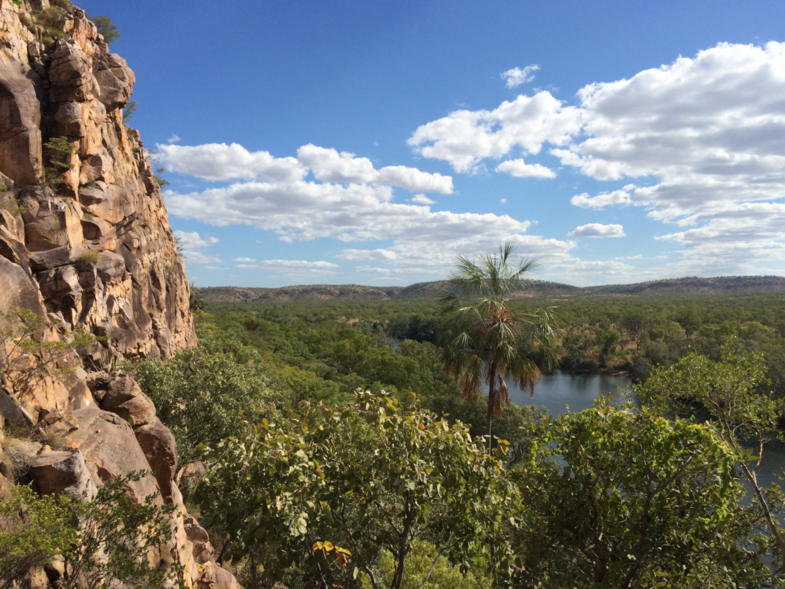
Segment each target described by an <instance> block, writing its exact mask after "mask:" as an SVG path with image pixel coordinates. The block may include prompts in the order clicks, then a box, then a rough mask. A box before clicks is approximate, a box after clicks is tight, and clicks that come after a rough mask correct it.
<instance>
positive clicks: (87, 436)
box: [46, 407, 159, 503]
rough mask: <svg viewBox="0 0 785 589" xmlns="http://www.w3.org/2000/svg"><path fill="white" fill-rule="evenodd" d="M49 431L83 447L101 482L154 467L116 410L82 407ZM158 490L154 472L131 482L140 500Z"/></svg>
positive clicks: (130, 489) (131, 489) (133, 494)
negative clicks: (113, 411) (116, 413)
mask: <svg viewBox="0 0 785 589" xmlns="http://www.w3.org/2000/svg"><path fill="white" fill-rule="evenodd" d="M46 433H47V434H48V435H49V436H56V437H60V438H63V439H66V440H68V442H67V445H68V446H69V447H70V448H73V449H76V450H79V451H80V452H81V453H82V455H84V459H85V462H86V463H87V467H88V469H89V470H90V474H91V475H92V477H93V480H94V481H95V482H96V483H98V484H100V483H103V482H105V481H108V480H110V479H114V478H117V477H120V476H123V475H126V474H128V473H130V472H134V471H149V470H150V465H149V464H148V462H147V458H145V455H144V452H142V449H141V448H140V447H139V444H138V443H137V442H136V436H135V435H134V432H133V430H132V429H131V426H129V425H128V424H127V423H126V422H125V421H124V420H123V419H121V418H120V417H118V416H117V415H115V414H114V413H109V412H108V411H102V410H100V409H98V408H97V407H86V408H84V409H78V410H76V411H73V412H71V413H70V414H68V415H67V416H66V417H64V418H63V419H62V420H60V421H58V422H56V423H54V424H53V425H51V426H49V427H48V428H46ZM158 493H159V489H158V483H157V482H156V480H155V477H154V476H153V475H152V474H149V475H147V476H145V477H144V478H142V479H141V480H139V481H136V482H132V483H130V484H129V485H128V494H129V496H130V497H131V498H132V499H133V500H134V501H135V502H137V503H141V502H142V501H144V499H145V498H147V497H148V496H149V495H155V494H158Z"/></svg>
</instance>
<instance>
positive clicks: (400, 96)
mask: <svg viewBox="0 0 785 589" xmlns="http://www.w3.org/2000/svg"><path fill="white" fill-rule="evenodd" d="M80 5H81V6H82V7H83V8H85V10H87V11H88V12H89V13H90V14H92V15H96V14H106V15H108V16H110V17H111V18H112V20H113V21H114V23H115V24H117V25H118V27H119V28H120V31H121V33H122V37H121V38H120V39H119V40H118V41H116V42H115V43H114V44H113V46H112V50H113V51H115V52H117V53H119V54H120V55H121V56H123V57H124V58H125V59H126V60H127V61H128V64H129V65H130V66H131V68H132V69H133V70H134V72H135V73H136V76H137V84H136V86H135V91H134V100H136V101H137V104H138V110H137V112H136V114H135V115H134V117H133V120H132V121H131V125H132V126H135V127H137V128H138V129H139V130H140V131H141V134H142V138H143V140H144V142H145V146H146V147H148V148H155V149H156V150H157V151H158V155H157V159H158V162H159V163H158V164H157V165H158V166H162V167H164V168H165V169H166V172H165V177H166V178H167V179H168V180H169V181H170V182H171V185H170V186H169V187H167V191H166V192H165V198H166V202H167V207H168V210H169V216H170V219H171V223H172V227H173V229H175V231H176V233H177V235H179V236H180V238H181V240H182V242H183V244H184V246H185V249H186V264H187V268H188V275H189V278H190V279H191V281H193V282H195V283H196V284H198V285H201V286H217V285H237V286H283V285H288V284H310V283H331V284H339V283H359V284H378V285H407V284H411V283H413V282H418V281H424V280H435V279H440V278H443V277H445V276H446V275H447V274H448V273H449V270H450V266H451V264H452V262H453V261H454V259H455V257H456V256H458V255H465V256H468V257H475V256H477V255H479V254H481V253H485V252H489V251H492V250H494V249H495V248H496V247H497V246H498V244H499V243H501V242H502V241H505V240H511V241H513V242H514V243H515V244H516V245H517V251H518V252H519V253H520V254H522V255H525V256H530V257H537V258H538V259H539V260H540V263H541V266H540V268H539V271H538V278H541V279H547V280H555V281H558V282H566V283H571V284H577V285H590V284H606V283H620V282H637V281H643V280H653V279H658V278H667V277H678V276H692V275H703V276H717V275H729V274H736V275H737V274H778V275H783V274H785V204H783V202H781V200H782V199H781V197H782V195H783V194H785V192H783V191H785V45H781V44H780V41H785V39H783V33H782V31H783V30H785V27H783V25H784V24H785V22H784V21H785V12H783V11H782V4H781V3H778V2H765V1H756V2H717V1H712V2H689V3H685V2H661V1H660V2H635V3H632V2H589V1H577V0H575V1H561V2H559V1H554V2H520V1H519V2H509V1H498V2H497V1H491V2H460V1H455V0H450V1H419V2H408V1H401V0H399V1H396V2H359V1H355V2H348V1H338V0H336V1H331V2H313V1H309V2H305V1H302V2H248V1H246V2H240V1H233V0H227V1H225V2H222V3H221V4H220V5H217V4H215V3H214V2H209V3H208V2H203V1H201V0H192V1H189V2H187V3H186V2H182V1H175V2H165V3H162V2H155V3H154V2H152V1H148V0H139V1H137V2H133V3H129V2H119V1H103V2H99V1H96V0H89V1H83V2H81V3H80Z"/></svg>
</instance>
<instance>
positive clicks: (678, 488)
mask: <svg viewBox="0 0 785 589" xmlns="http://www.w3.org/2000/svg"><path fill="white" fill-rule="evenodd" d="M521 303H522V305H523V306H522V307H521V312H523V313H533V312H534V310H535V309H536V308H541V307H543V306H548V305H550V304H552V303H550V302H549V301H546V300H540V301H533V300H526V301H521ZM783 303H785V297H782V295H778V294H768V295H744V296H739V297H733V298H731V297H705V298H699V297H698V298H696V297H685V298H681V299H673V298H669V299H665V298H645V299H637V300H631V299H619V298H607V299H593V300H582V301H571V302H565V301H561V302H560V303H559V305H558V308H557V309H556V310H555V315H556V317H557V319H558V322H559V325H560V328H559V331H558V339H557V356H558V360H559V363H560V364H561V366H563V367H570V366H571V367H573V368H575V365H574V364H572V365H571V364H570V362H573V361H574V360H575V359H576V358H578V359H581V360H583V361H585V360H586V359H589V360H593V361H594V362H595V363H594V365H590V366H586V365H583V366H582V367H581V368H582V369H590V370H597V369H599V367H600V366H601V365H602V364H604V365H605V366H607V367H608V369H619V368H620V367H621V368H627V369H629V370H633V371H635V373H636V375H637V376H638V379H639V381H640V382H641V383H642V384H641V386H640V387H639V388H638V395H639V398H641V399H645V400H646V405H647V406H648V407H651V408H650V409H646V408H644V409H638V408H636V407H635V406H634V405H632V404H630V403H627V404H622V405H613V404H612V402H611V401H610V400H608V399H602V400H599V402H598V404H597V405H596V406H595V407H594V408H593V409H590V410H587V411H584V412H581V413H578V414H568V415H565V416H561V417H556V418H552V417H550V416H548V415H547V414H546V412H545V411H544V410H542V409H539V408H537V407H534V406H527V407H516V406H512V407H510V408H509V409H508V410H506V411H504V412H503V414H502V415H501V417H499V418H497V419H494V422H493V434H494V439H493V443H492V444H491V447H492V452H491V454H489V453H488V452H487V449H485V448H484V443H485V439H484V437H483V436H484V435H485V433H486V432H487V430H486V425H487V424H486V418H487V397H480V398H478V399H477V402H476V403H474V404H471V403H467V402H466V400H465V399H464V398H462V396H461V394H460V388H459V385H458V383H457V382H456V380H455V379H453V378H451V377H447V376H445V372H444V356H443V353H442V350H441V348H440V346H439V345H438V344H439V343H440V342H441V339H440V330H443V329H444V323H443V322H442V321H443V319H442V317H441V316H440V315H439V313H438V307H437V304H436V303H435V301H427V300H426V301H385V302H380V303H367V302H358V303H335V302H326V303H321V304H319V303H308V304H288V305H285V304H270V303H261V302H259V303H243V304H226V303H223V304H217V303H206V304H205V305H204V308H205V310H204V311H202V312H199V313H198V314H197V330H198V334H199V338H200V342H201V348H200V349H199V350H191V351H188V352H183V353H181V354H180V355H178V357H177V358H176V359H175V360H174V361H173V362H171V363H169V364H168V365H165V366H164V365H160V364H158V363H157V362H156V361H146V362H144V363H142V364H140V365H138V369H137V370H138V377H139V379H140V382H141V383H142V386H143V388H144V389H145V390H146V391H147V392H148V394H150V395H152V396H153V397H154V398H155V400H156V404H157V405H158V406H159V415H160V416H161V419H162V420H164V422H166V423H168V424H170V426H171V427H172V428H173V431H174V432H175V435H176V436H177V437H178V442H179V443H180V444H182V445H183V446H184V447H185V450H184V452H185V453H184V454H183V459H184V460H188V459H191V458H196V457H199V458H201V459H203V460H205V461H206V462H207V463H208V465H209V467H210V468H209V471H208V475H207V477H206V479H205V480H204V482H203V483H202V484H201V485H200V486H199V487H198V490H197V492H196V493H195V494H194V495H192V496H191V498H190V501H191V502H192V507H191V508H192V509H194V510H198V512H199V513H200V517H201V520H200V521H202V522H203V523H204V524H205V525H207V526H208V527H209V528H210V530H211V533H212V534H213V537H215V538H221V539H222V540H221V542H220V547H218V546H217V550H219V552H220V555H221V559H222V561H223V564H224V566H227V567H230V568H232V569H233V570H235V571H236V572H237V573H238V575H239V577H240V579H241V580H242V582H243V583H244V586H247V587H271V586H272V585H273V584H274V583H276V582H283V583H284V584H286V586H288V587H302V588H306V587H318V588H320V589H325V588H327V587H330V586H331V585H332V586H341V587H360V586H364V587H374V589H381V588H382V587H384V588H390V589H399V588H400V587H412V588H415V589H421V588H424V587H436V586H439V587H441V586H443V585H444V584H450V585H456V586H461V587H483V588H486V587H490V586H497V587H501V586H508V587H559V588H560V587H570V588H573V587H585V588H587V589H588V588H595V587H655V586H663V587H696V588H697V587H701V588H703V587H712V586H716V587H774V586H781V578H782V572H783V571H782V569H781V568H780V560H781V557H780V554H781V552H780V544H779V542H778V537H780V536H782V534H783V532H782V531H781V527H782V526H781V523H780V518H781V515H782V506H783V502H782V497H781V495H779V491H778V489H777V488H776V487H772V486H766V485H764V484H763V483H762V482H758V483H757V484H758V487H759V489H760V497H758V498H757V499H756V498H755V497H753V496H751V495H749V489H750V488H751V487H750V486H749V485H750V480H751V479H750V476H748V475H746V474H745V472H744V470H745V467H746V468H747V469H748V470H749V471H750V474H751V476H752V477H753V478H754V475H755V468H756V464H757V462H758V458H759V457H760V454H761V451H762V449H765V447H766V443H767V442H768V441H769V440H771V439H774V438H776V437H777V433H776V426H777V423H776V421H777V416H779V415H780V414H781V413H782V411H781V410H780V408H781V407H780V406H781V401H778V400H777V399H778V398H785V395H783V388H782V380H781V379H780V377H779V376H778V375H779V372H778V361H777V358H778V356H777V354H780V356H779V357H781V354H782V351H783V350H784V349H785V345H784V344H785V342H784V341H783V335H785V334H783V333H782V331H780V328H781V327H782V326H780V325H779V323H780V322H782V321H783V317H784V316H783V309H785V305H784V304H783ZM783 325H785V323H783ZM570 338H572V339H570ZM576 341H577V342H578V343H579V344H580V345H578V344H576V343H575V342H576ZM530 353H531V351H530ZM579 353H582V354H583V355H582V356H578V354H579ZM656 354H659V356H657V355H656ZM531 357H532V358H535V357H536V356H531ZM772 357H773V358H774V360H772ZM603 359H604V361H603ZM658 364H659V366H657V365H658ZM669 366H672V368H671V367H669ZM698 366H699V367H700V370H698V369H697V368H696V367H698ZM641 367H644V368H645V370H640V368H641ZM767 379H770V380H771V383H769V382H768V380H767ZM358 389H359V390H360V391H364V392H360V393H356V392H354V391H357V390H358ZM232 390H236V391H237V394H236V396H233V395H232V394H231V391H232ZM701 391H705V393H701ZM717 391H724V392H722V395H724V396H722V399H724V400H725V401H726V404H725V405H722V406H723V407H726V408H727V407H729V405H728V404H727V402H729V400H732V404H733V406H734V407H737V408H741V409H743V410H741V411H737V412H735V413H734V414H733V415H732V416H728V415H725V414H723V413H722V411H719V410H717V411H715V410H713V409H712V401H711V399H712V397H711V394H714V393H716V392H717ZM701 394H705V395H709V396H707V397H706V398H705V399H704V398H702V397H701V396H700V395H701ZM718 394H719V393H718ZM729 395H731V396H730V397H729ZM695 401H699V403H698V404H696V403H695ZM189 407H192V409H187V408H189ZM187 411H193V415H186V413H187ZM211 412H215V414H214V415H213V414H211ZM663 416H665V417H667V419H665V418H663ZM723 420H729V421H728V423H730V424H731V425H730V427H731V429H732V431H731V432H730V433H729V431H728V429H727V428H724V425H723ZM197 423H198V424H199V427H198V428H197V427H195V426H194V425H190V426H189V425H188V424H197ZM756 436H757V437H756ZM750 442H754V446H753V450H749V449H748V448H749V447H750V446H749V444H750ZM759 442H762V443H763V445H760V444H759ZM434 445H435V446H434ZM451 477H452V478H451ZM745 485H746V486H745ZM469 490H470V491H471V493H470V494H468V495H467V494H466V493H467V491H469ZM761 498H762V499H761ZM750 499H753V500H752V501H750ZM488 510H491V511H488ZM415 530H416V533H415Z"/></svg>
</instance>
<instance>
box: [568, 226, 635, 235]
mask: <svg viewBox="0 0 785 589" xmlns="http://www.w3.org/2000/svg"><path fill="white" fill-rule="evenodd" d="M567 237H625V233H624V228H623V227H622V226H621V225H613V224H611V225H603V224H601V223H589V224H588V225H581V226H580V227H576V228H575V229H573V230H572V231H570V232H569V233H568V234H567Z"/></svg>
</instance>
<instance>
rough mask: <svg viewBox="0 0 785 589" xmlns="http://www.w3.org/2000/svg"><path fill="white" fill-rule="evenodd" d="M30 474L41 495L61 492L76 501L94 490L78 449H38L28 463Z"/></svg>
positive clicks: (95, 490) (59, 493) (87, 496)
mask: <svg viewBox="0 0 785 589" xmlns="http://www.w3.org/2000/svg"><path fill="white" fill-rule="evenodd" d="M30 476H31V477H32V479H33V481H35V484H36V486H37V487H38V492H39V493H41V494H42V495H61V494H65V495H68V496H69V497H71V498H72V499H76V500H90V499H93V498H94V497H95V494H96V492H97V489H96V486H95V483H94V482H93V477H92V475H91V474H90V471H89V470H88V468H87V464H86V463H85V459H84V456H83V455H82V453H81V452H80V451H79V450H71V451H57V452H52V451H49V452H41V454H39V455H38V456H36V458H35V460H33V462H32V464H30Z"/></svg>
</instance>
